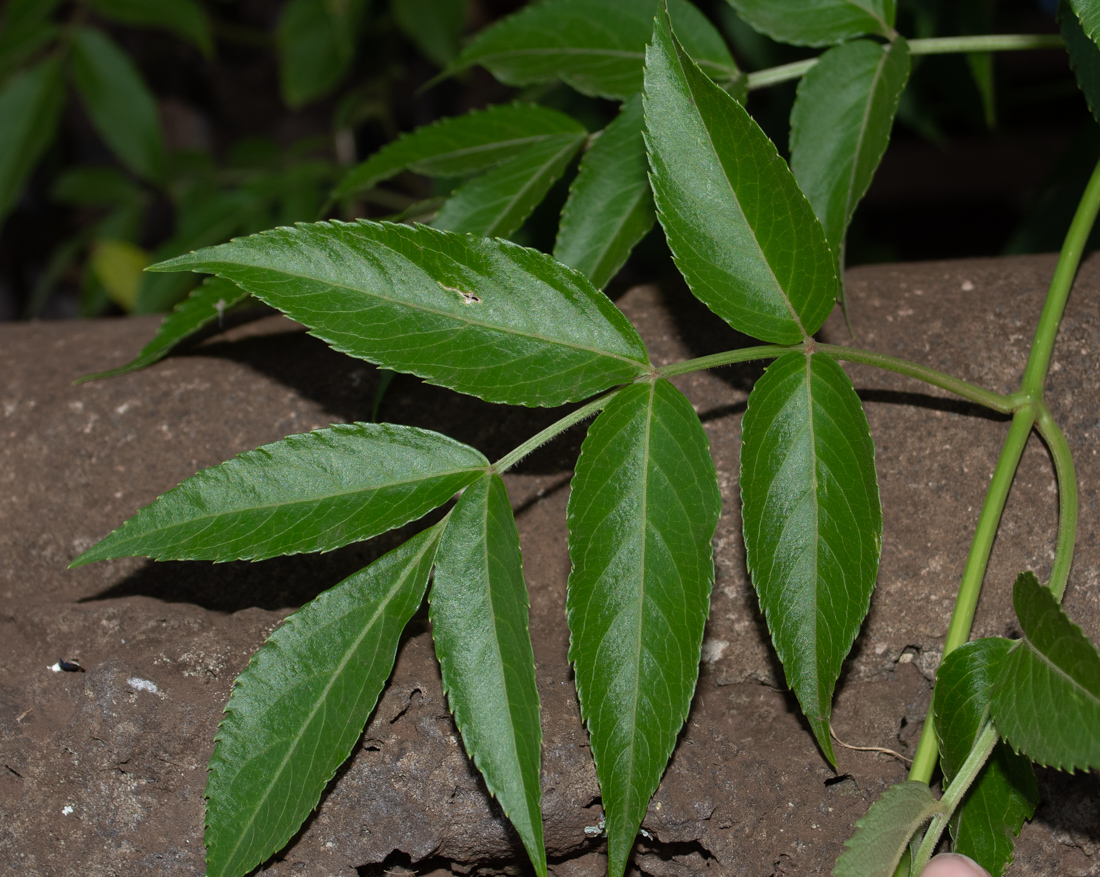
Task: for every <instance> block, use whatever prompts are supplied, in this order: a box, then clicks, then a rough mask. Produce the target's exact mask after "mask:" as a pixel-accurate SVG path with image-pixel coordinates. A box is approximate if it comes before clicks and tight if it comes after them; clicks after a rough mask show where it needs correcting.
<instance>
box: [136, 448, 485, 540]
mask: <svg viewBox="0 0 1100 877" xmlns="http://www.w3.org/2000/svg"><path fill="white" fill-rule="evenodd" d="M484 468H485V467H484V466H477V467H472V468H463V469H453V470H450V471H447V472H440V473H433V474H432V475H431V476H429V477H427V478H406V479H403V480H399V481H387V482H385V483H383V484H381V485H379V486H377V487H370V488H358V489H355V490H345V491H339V492H335V493H325V494H322V495H319V496H311V497H308V498H306V499H295V500H293V501H291V502H269V503H262V504H259V505H252V506H246V507H244V508H236V509H226V510H224V511H221V512H216V513H213V514H209V515H201V516H198V517H194V518H188V519H187V520H186V521H179V522H176V523H173V524H168V525H166V526H162V527H156V528H155V529H152V530H145V531H142V532H140V533H136V534H134V535H132V536H129V537H128V538H127V539H126V540H125V541H124V542H123V544H125V542H130V541H133V540H135V539H140V538H142V537H144V536H149V535H151V534H154V533H163V532H165V531H168V530H172V529H174V528H176V527H184V526H188V525H190V524H199V523H203V522H206V523H208V524H209V523H212V522H214V521H216V520H217V519H218V518H221V517H224V516H226V515H237V514H246V513H248V512H264V511H269V510H273V509H285V508H294V507H295V506H300V505H309V504H311V503H319V502H322V501H324V500H326V499H333V500H335V499H345V498H347V497H352V496H356V495H357V494H364V493H378V492H379V491H382V490H387V489H391V488H394V487H401V486H403V485H407V484H416V483H418V482H420V483H422V482H429V481H434V480H438V479H442V478H447V477H449V476H451V475H460V474H463V473H466V474H470V473H474V472H480V471H482V470H483V469H484ZM345 520H346V519H345Z"/></svg>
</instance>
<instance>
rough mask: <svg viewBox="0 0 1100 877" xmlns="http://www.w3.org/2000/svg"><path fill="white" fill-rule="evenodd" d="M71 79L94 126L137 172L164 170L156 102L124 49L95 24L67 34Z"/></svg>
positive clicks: (151, 176) (156, 174)
mask: <svg viewBox="0 0 1100 877" xmlns="http://www.w3.org/2000/svg"><path fill="white" fill-rule="evenodd" d="M73 81H74V83H75V85H76V90H77V91H78V92H80V97H81V100H82V102H83V103H84V108H85V109H86V110H87V111H88V116H89V118H90V119H91V120H92V124H93V125H94V126H95V129H96V131H98V132H99V136H101V137H102V138H103V139H104V141H105V142H106V143H107V145H108V146H109V147H110V148H111V151H112V152H113V153H114V154H115V155H116V156H118V158H119V160H120V161H121V162H122V163H123V164H124V165H126V166H127V167H128V168H130V170H132V171H133V172H134V173H136V174H137V175H138V176H141V177H145V178H147V179H151V180H156V179H159V178H160V177H161V175H162V174H163V173H164V160H165V158H164V142H163V141H162V140H161V134H160V119H159V117H158V116H157V102H156V98H154V97H153V93H152V92H151V91H149V87H148V86H147V85H146V84H145V81H144V80H143V79H142V78H141V73H140V72H139V71H138V69H137V67H136V66H134V62H133V61H131V60H130V57H129V55H127V54H126V53H125V52H123V51H122V49H120V48H119V47H118V46H117V45H116V44H115V43H114V42H113V41H112V40H110V39H108V38H107V37H106V36H104V34H103V33H101V32H100V31H98V30H93V29H91V28H87V27H81V28H78V29H77V30H76V35H75V37H74V38H73Z"/></svg>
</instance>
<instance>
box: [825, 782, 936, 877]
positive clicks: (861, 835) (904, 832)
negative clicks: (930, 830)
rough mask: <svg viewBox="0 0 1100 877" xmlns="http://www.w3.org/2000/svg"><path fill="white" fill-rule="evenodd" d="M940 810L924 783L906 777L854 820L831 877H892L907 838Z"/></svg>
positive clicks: (906, 843) (907, 841) (907, 842)
mask: <svg viewBox="0 0 1100 877" xmlns="http://www.w3.org/2000/svg"><path fill="white" fill-rule="evenodd" d="M942 809H943V808H942V806H941V804H940V802H939V801H937V800H936V799H935V797H933V795H932V791H931V790H930V789H929V788H928V786H927V784H925V783H918V782H915V781H913V780H909V781H908V782H904V783H898V784H897V785H896V786H891V787H890V788H888V789H887V790H886V791H885V792H883V794H882V797H881V798H879V799H878V800H877V801H875V803H874V804H872V805H871V809H870V810H868V811H867V815H866V816H864V817H863V818H862V819H861V820H859V822H857V823H856V833H855V834H854V835H853V836H852V837H851V838H849V839H848V840H847V841H845V842H844V852H843V853H841V854H840V858H839V859H837V860H836V866H835V867H834V868H833V877H894V869H895V868H897V866H898V862H900V861H901V857H902V856H903V855H905V852H906V850H907V849H908V847H909V838H910V837H912V836H913V834H914V833H915V832H916V831H917V829H919V828H920V827H921V826H922V825H923V824H924V823H925V822H927V821H928V820H929V819H930V818H931V817H933V816H935V815H936V814H937V813H939V812H941V811H942Z"/></svg>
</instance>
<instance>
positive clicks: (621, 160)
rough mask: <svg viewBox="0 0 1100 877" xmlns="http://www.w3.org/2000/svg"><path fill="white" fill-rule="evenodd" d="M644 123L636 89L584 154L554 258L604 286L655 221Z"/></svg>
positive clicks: (566, 207)
mask: <svg viewBox="0 0 1100 877" xmlns="http://www.w3.org/2000/svg"><path fill="white" fill-rule="evenodd" d="M644 124H645V120H644V118H643V116H642V99H641V95H635V96H634V97H632V98H631V99H630V100H629V101H627V102H626V103H625V104H623V108H622V111H621V112H620V113H619V115H618V117H617V118H616V119H615V120H614V121H613V122H612V123H611V124H610V125H608V126H607V127H606V128H604V130H603V132H602V133H601V134H600V135H599V136H598V137H597V138H596V140H595V142H594V143H593V144H592V146H591V147H590V148H589V150H588V152H586V153H585V155H584V158H582V159H581V166H580V170H579V172H578V173H577V177H576V179H575V180H574V181H573V185H572V186H571V187H570V189H569V200H568V201H566V203H565V209H564V210H562V214H561V225H560V226H559V228H558V239H557V241H555V242H554V258H555V259H557V260H558V261H559V262H564V263H565V264H566V265H568V266H569V267H570V268H576V269H577V270H578V271H580V272H581V273H582V274H583V275H584V276H585V277H587V278H588V279H589V280H591V281H592V284H593V285H594V286H597V287H599V288H601V289H602V288H603V287H604V286H606V285H607V283H608V281H609V280H611V278H612V277H614V276H615V275H616V274H617V273H618V271H619V269H620V268H621V267H622V266H623V263H624V262H625V261H626V260H627V257H629V256H630V252H631V250H633V249H634V245H635V244H637V243H638V241H640V240H641V239H642V238H643V237H645V235H646V233H647V232H648V231H649V230H650V229H651V228H652V227H653V221H654V218H655V214H654V212H653V194H652V193H651V192H650V189H649V175H648V171H649V165H648V163H647V161H646V154H645V140H644V139H643V137H642V128H643V126H644Z"/></svg>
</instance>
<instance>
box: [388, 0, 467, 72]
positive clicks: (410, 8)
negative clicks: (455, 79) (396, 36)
mask: <svg viewBox="0 0 1100 877" xmlns="http://www.w3.org/2000/svg"><path fill="white" fill-rule="evenodd" d="M390 14H391V15H392V16H393V19H394V21H395V22H397V26H398V27H399V28H401V31H402V32H403V33H404V34H405V36H407V37H408V38H409V39H410V40H412V41H413V42H414V43H415V44H416V47H417V48H418V49H420V51H421V52H423V53H424V54H425V55H426V56H427V57H429V58H431V59H432V60H433V61H434V62H435V63H436V64H438V65H439V66H440V67H446V66H447V65H448V64H449V63H451V61H453V60H454V59H455V56H456V55H457V54H458V49H459V40H460V39H461V37H462V26H463V25H464V24H465V23H466V0H390Z"/></svg>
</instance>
